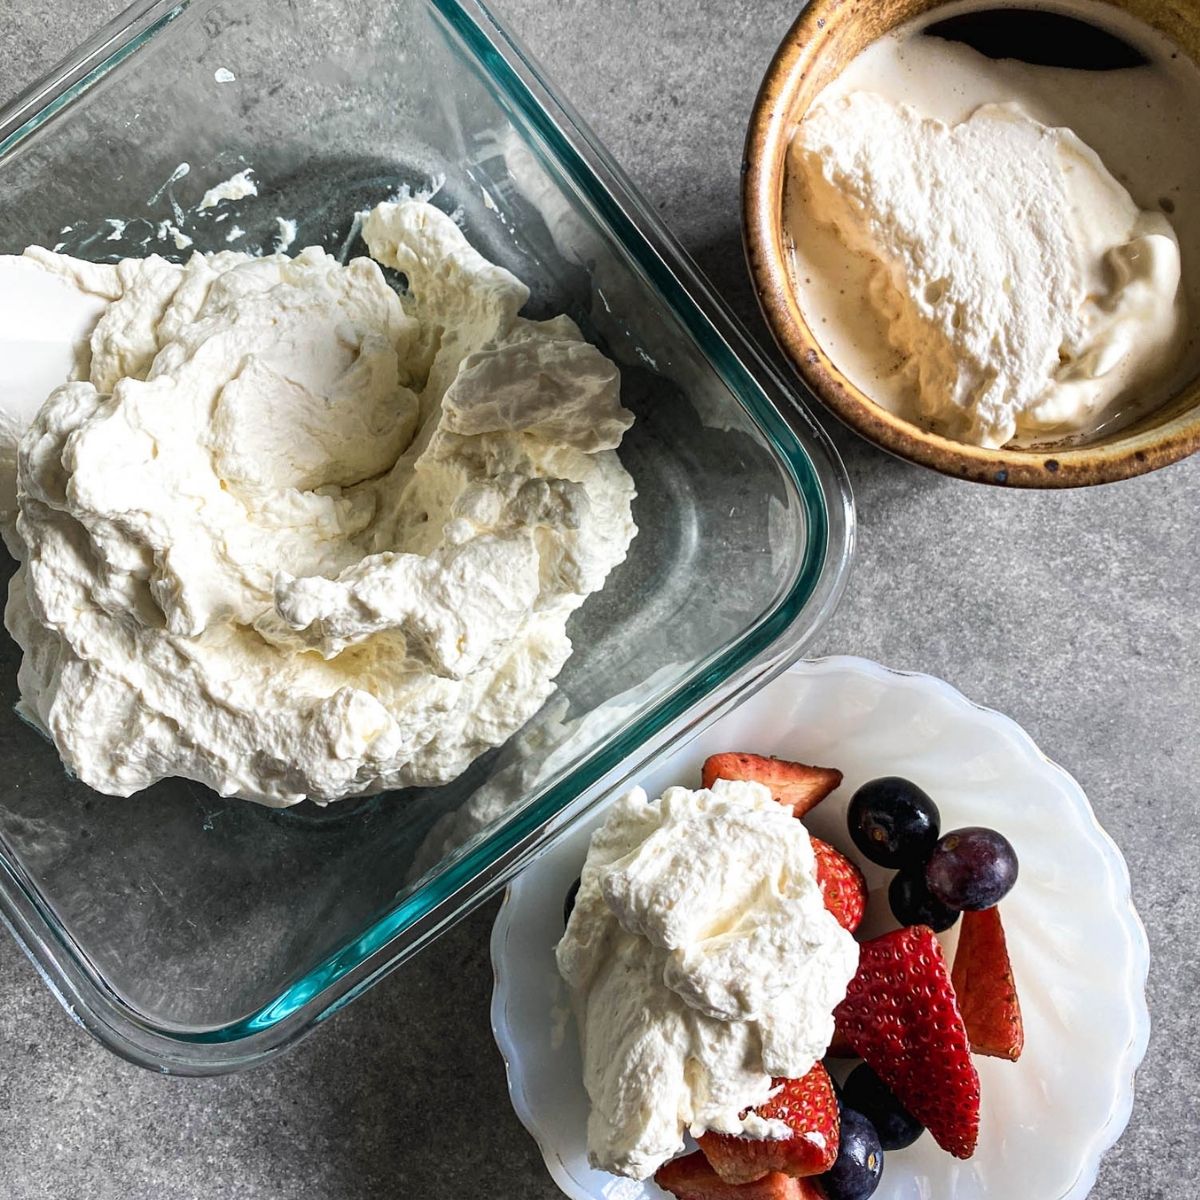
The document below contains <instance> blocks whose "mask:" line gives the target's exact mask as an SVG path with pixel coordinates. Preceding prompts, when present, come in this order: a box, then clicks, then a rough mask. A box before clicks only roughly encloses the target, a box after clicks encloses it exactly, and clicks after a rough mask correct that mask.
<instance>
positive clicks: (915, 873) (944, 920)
mask: <svg viewBox="0 0 1200 1200" xmlns="http://www.w3.org/2000/svg"><path fill="white" fill-rule="evenodd" d="M888 903H889V904H890V905H891V906H892V915H893V916H894V917H895V918H896V920H897V921H899V922H900V924H901V925H928V926H929V928H930V929H932V930H933V932H934V933H941V932H942V931H943V930H944V929H949V928H950V926H951V925H953V924H954V922H955V921H957V920H958V909H957V908H951V907H949V905H946V904H943V903H942V902H941V901H940V900H938V899H937V898H936V897H934V896H932V895H930V892H929V888H928V887H927V886H926V884H925V868H924V866H922V865H917V866H916V867H908V868H906V869H905V870H903V871H898V872H897V873H896V874H895V875H894V876H893V877H892V882H891V884H890V885H889V886H888ZM884 1148H885V1149H886V1148H887V1147H884Z"/></svg>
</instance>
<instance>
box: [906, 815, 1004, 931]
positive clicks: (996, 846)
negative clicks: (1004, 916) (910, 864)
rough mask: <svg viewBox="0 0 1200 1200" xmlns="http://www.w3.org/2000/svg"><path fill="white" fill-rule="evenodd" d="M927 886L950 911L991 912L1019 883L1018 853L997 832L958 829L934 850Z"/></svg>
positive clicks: (927, 865)
mask: <svg viewBox="0 0 1200 1200" xmlns="http://www.w3.org/2000/svg"><path fill="white" fill-rule="evenodd" d="M925 882H926V883H927V884H928V885H929V891H930V892H931V893H932V894H933V896H934V897H935V898H936V899H938V900H940V901H941V902H942V903H943V904H948V905H949V906H950V907H951V908H958V909H964V910H966V909H969V910H971V911H977V910H979V909H984V908H991V907H992V906H993V905H994V904H999V903H1000V901H1001V900H1003V899H1004V897H1005V896H1007V895H1008V893H1009V891H1010V890H1011V888H1012V885H1013V884H1014V883H1016V882H1017V853H1016V851H1015V850H1014V849H1013V848H1012V845H1011V844H1010V843H1009V841H1008V839H1007V838H1006V837H1004V835H1003V834H999V833H997V832H996V831H995V830H994V829H982V828H980V827H978V826H971V827H969V828H967V829H955V830H953V831H951V832H950V833H948V834H946V836H945V837H944V838H942V840H941V841H940V842H938V844H937V845H936V846H935V847H934V848H933V853H932V854H931V855H930V856H929V862H928V863H926V865H925Z"/></svg>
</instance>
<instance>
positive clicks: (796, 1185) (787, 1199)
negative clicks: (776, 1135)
mask: <svg viewBox="0 0 1200 1200" xmlns="http://www.w3.org/2000/svg"><path fill="white" fill-rule="evenodd" d="M654 1182H655V1183H657V1184H658V1186H659V1187H660V1188H662V1189H663V1190H664V1191H667V1192H670V1193H671V1195H672V1196H676V1197H678V1200H822V1196H821V1193H820V1191H818V1189H817V1185H816V1184H815V1183H812V1182H811V1181H809V1180H807V1179H793V1178H792V1177H791V1176H790V1175H780V1174H779V1173H778V1172H775V1173H774V1174H771V1175H766V1176H764V1177H763V1178H762V1179H758V1180H755V1182H754V1183H740V1184H739V1183H726V1182H725V1181H724V1180H723V1179H722V1178H721V1177H720V1175H718V1174H717V1173H716V1171H714V1170H713V1169H712V1167H711V1166H710V1165H709V1162H708V1159H707V1158H705V1157H704V1155H703V1154H701V1153H700V1151H699V1150H697V1151H696V1152H695V1153H694V1154H689V1155H687V1156H686V1157H684V1158H676V1159H672V1161H671V1162H669V1163H664V1164H663V1165H662V1166H661V1167H659V1168H658V1171H657V1173H656V1174H655V1176H654Z"/></svg>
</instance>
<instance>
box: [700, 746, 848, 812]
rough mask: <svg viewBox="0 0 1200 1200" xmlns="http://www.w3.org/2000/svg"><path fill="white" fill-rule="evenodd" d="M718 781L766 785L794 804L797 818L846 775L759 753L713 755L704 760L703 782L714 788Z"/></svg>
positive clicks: (787, 802) (787, 801) (773, 792)
mask: <svg viewBox="0 0 1200 1200" xmlns="http://www.w3.org/2000/svg"><path fill="white" fill-rule="evenodd" d="M718 779H740V780H743V781H744V782H746V783H761V784H764V785H765V786H766V787H769V788H770V789H771V795H772V796H774V797H775V799H776V800H778V801H779V803H780V804H790V805H791V806H792V809H793V811H794V812H795V815H796V816H798V817H802V816H804V814H805V813H806V812H808V811H809V809H811V808H815V807H816V806H817V805H818V804H820V803H821V801H822V800H824V799H825V797H826V796H828V795H829V793H830V792H832V791H833V790H834V789H835V788H836V787H837V786H838V785H839V784H840V783H841V782H842V773H841V771H834V770H832V769H831V768H829V767H809V766H806V765H805V764H804V763H798V762H788V761H787V759H786V758H763V757H762V756H761V755H759V754H713V755H711V756H710V757H708V758H707V759H705V760H704V770H703V771H702V772H701V782H702V785H703V786H704V787H706V788H710V787H712V785H713V783H714V782H715V781H716V780H718Z"/></svg>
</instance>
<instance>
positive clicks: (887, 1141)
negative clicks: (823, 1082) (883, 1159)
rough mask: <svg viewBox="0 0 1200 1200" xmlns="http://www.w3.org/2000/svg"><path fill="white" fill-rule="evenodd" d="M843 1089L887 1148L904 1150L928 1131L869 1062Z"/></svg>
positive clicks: (859, 1068) (864, 1064) (859, 1069)
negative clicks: (910, 1113) (901, 1102)
mask: <svg viewBox="0 0 1200 1200" xmlns="http://www.w3.org/2000/svg"><path fill="white" fill-rule="evenodd" d="M842 1091H843V1095H844V1096H845V1098H846V1101H845V1102H846V1103H847V1104H848V1105H850V1107H851V1108H853V1109H855V1110H856V1111H858V1112H860V1113H862V1115H863V1116H864V1117H866V1118H867V1120H868V1121H870V1122H871V1124H872V1125H874V1126H875V1132H876V1133H877V1134H878V1135H879V1144H880V1146H882V1147H883V1149H885V1150H903V1149H904V1147H905V1146H911V1145H912V1144H913V1142H915V1141H916V1140H917V1138H919V1137H920V1136H921V1134H922V1133H924V1132H925V1126H924V1125H922V1124H921V1122H920V1121H918V1120H917V1119H916V1118H915V1117H913V1116H910V1115H909V1113H908V1112H907V1110H905V1109H904V1108H903V1107H902V1106H901V1104H900V1101H899V1100H897V1099H896V1097H895V1096H894V1095H892V1092H891V1090H890V1089H889V1088H888V1086H887V1084H885V1083H884V1082H883V1080H882V1079H880V1078H879V1076H878V1075H876V1074H875V1072H874V1071H872V1070H871V1068H870V1067H868V1066H867V1064H866V1063H863V1065H862V1066H861V1067H856V1068H855V1069H854V1070H853V1071H852V1072H851V1073H850V1078H849V1079H847V1080H846V1085H845V1087H844V1088H843V1089H842Z"/></svg>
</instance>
